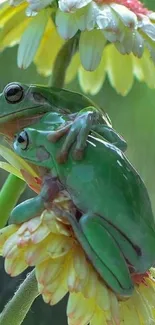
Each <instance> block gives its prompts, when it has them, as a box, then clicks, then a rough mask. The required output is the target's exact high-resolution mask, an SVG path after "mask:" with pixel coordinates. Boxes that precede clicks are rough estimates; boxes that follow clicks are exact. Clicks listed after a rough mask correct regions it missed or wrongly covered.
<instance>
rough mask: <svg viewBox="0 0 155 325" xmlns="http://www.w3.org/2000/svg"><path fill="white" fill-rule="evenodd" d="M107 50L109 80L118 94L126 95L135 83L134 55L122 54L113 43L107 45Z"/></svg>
mask: <svg viewBox="0 0 155 325" xmlns="http://www.w3.org/2000/svg"><path fill="white" fill-rule="evenodd" d="M105 52H106V57H107V74H108V77H109V81H110V83H111V85H112V86H113V87H114V88H115V89H116V91H117V93H118V94H121V95H122V96H125V95H127V93H128V92H129V91H130V89H131V87H132V84H133V66H132V56H131V55H122V54H121V53H119V52H118V51H117V50H116V48H115V46H114V45H113V44H110V45H107V46H106V48H105Z"/></svg>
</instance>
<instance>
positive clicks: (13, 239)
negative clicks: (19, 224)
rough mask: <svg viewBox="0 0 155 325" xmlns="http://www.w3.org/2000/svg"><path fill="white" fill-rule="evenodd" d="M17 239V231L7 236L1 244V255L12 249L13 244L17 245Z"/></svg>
mask: <svg viewBox="0 0 155 325" xmlns="http://www.w3.org/2000/svg"><path fill="white" fill-rule="evenodd" d="M17 240H18V236H17V233H16V232H15V233H13V234H12V235H11V236H9V238H8V239H7V240H6V242H5V243H4V245H3V251H2V254H3V256H4V257H5V256H7V254H8V253H9V251H10V250H11V249H12V247H13V246H16V245H17Z"/></svg>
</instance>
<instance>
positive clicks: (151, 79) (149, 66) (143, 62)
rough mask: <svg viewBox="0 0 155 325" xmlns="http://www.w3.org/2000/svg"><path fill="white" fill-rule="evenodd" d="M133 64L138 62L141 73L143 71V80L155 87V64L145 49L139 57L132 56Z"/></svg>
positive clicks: (149, 85)
mask: <svg viewBox="0 0 155 325" xmlns="http://www.w3.org/2000/svg"><path fill="white" fill-rule="evenodd" d="M134 62H136V63H135V64H139V65H140V67H141V69H142V73H143V81H145V82H146V84H147V85H148V87H150V88H155V65H154V63H153V61H152V60H150V54H149V52H148V51H147V50H145V52H144V54H143V56H142V58H141V59H139V62H138V59H136V58H134Z"/></svg>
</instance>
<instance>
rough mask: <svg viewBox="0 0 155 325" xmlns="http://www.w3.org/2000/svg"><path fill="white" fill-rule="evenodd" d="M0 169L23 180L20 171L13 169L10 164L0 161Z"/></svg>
mask: <svg viewBox="0 0 155 325" xmlns="http://www.w3.org/2000/svg"><path fill="white" fill-rule="evenodd" d="M0 168H2V169H4V170H5V171H7V172H8V173H11V174H13V175H15V176H17V177H19V178H21V179H24V178H23V176H22V174H21V173H20V171H19V170H18V169H16V168H14V167H13V166H11V165H10V164H8V163H6V162H3V161H0Z"/></svg>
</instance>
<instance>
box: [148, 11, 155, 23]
mask: <svg viewBox="0 0 155 325" xmlns="http://www.w3.org/2000/svg"><path fill="white" fill-rule="evenodd" d="M147 16H148V17H149V18H150V19H151V20H153V21H155V12H151V13H150V14H148V15H147Z"/></svg>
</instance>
